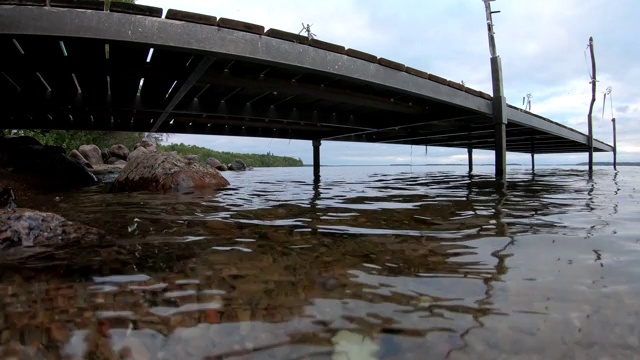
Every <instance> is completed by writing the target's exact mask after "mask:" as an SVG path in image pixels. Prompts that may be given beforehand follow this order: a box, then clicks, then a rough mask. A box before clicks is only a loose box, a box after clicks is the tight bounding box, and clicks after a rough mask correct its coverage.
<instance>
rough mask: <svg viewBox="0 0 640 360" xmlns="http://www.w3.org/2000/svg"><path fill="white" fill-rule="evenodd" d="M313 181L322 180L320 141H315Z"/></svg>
mask: <svg viewBox="0 0 640 360" xmlns="http://www.w3.org/2000/svg"><path fill="white" fill-rule="evenodd" d="M312 144H313V180H314V181H318V180H320V145H322V144H321V142H320V140H313V142H312Z"/></svg>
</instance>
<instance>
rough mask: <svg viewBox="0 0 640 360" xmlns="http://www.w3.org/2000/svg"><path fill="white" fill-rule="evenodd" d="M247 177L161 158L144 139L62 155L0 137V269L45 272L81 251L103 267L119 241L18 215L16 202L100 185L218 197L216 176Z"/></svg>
mask: <svg viewBox="0 0 640 360" xmlns="http://www.w3.org/2000/svg"><path fill="white" fill-rule="evenodd" d="M246 169H247V166H246V164H245V163H244V162H243V161H242V160H236V161H234V162H233V163H232V164H228V165H224V164H221V163H220V162H219V161H218V160H216V159H214V158H209V159H207V160H206V161H205V162H200V161H199V159H198V158H197V156H189V155H188V156H184V157H182V156H179V155H178V154H177V153H174V152H160V151H157V147H156V145H155V144H154V143H153V142H151V141H149V140H147V139H143V140H141V141H140V142H138V143H137V144H136V145H135V146H134V147H133V149H132V150H131V151H130V150H129V149H128V148H127V147H126V146H124V145H122V144H116V145H113V146H111V147H110V148H105V149H100V148H99V147H97V146H96V145H92V144H87V145H82V146H80V147H79V148H78V149H73V150H72V151H70V152H69V155H66V151H65V149H64V148H62V147H59V146H49V145H43V144H41V143H40V142H38V141H37V140H36V139H34V138H32V137H28V136H2V137H0V265H3V264H4V265H8V264H12V265H18V264H29V265H32V266H36V265H38V264H51V263H55V262H60V261H64V260H65V257H68V256H77V255H78V254H80V253H81V250H82V251H86V250H87V249H91V251H90V252H92V253H96V251H95V250H99V249H103V250H104V249H108V251H98V254H99V256H100V257H101V259H107V258H109V257H116V258H117V256H118V255H117V253H118V250H117V247H118V244H117V241H115V240H114V239H112V238H111V237H109V236H107V235H106V234H105V232H104V231H105V230H106V229H95V228H93V227H91V226H88V225H84V224H80V223H75V222H73V221H69V220H67V219H65V218H63V217H61V216H59V215H57V214H53V213H50V212H46V211H41V210H42V209H29V208H22V207H20V197H21V195H25V196H27V195H28V194H32V193H37V192H43V193H44V192H46V191H51V190H54V189H73V188H78V187H84V186H92V185H97V184H100V183H103V184H110V190H109V191H110V192H114V193H116V192H135V191H146V192H158V193H166V192H185V191H189V192H191V191H198V190H214V191H216V190H220V189H223V188H224V187H226V186H228V185H229V182H228V181H227V179H225V178H224V177H223V176H222V175H221V173H220V171H227V170H237V171H242V170H246ZM81 258H83V259H87V257H86V256H85V257H82V256H81ZM35 259H37V261H35ZM74 261H75V259H74ZM93 261H96V260H95V259H93Z"/></svg>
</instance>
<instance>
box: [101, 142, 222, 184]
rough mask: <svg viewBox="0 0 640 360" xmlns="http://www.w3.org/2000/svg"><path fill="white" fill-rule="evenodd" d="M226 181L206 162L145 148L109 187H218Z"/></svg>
mask: <svg viewBox="0 0 640 360" xmlns="http://www.w3.org/2000/svg"><path fill="white" fill-rule="evenodd" d="M138 149H140V148H138ZM138 149H136V150H138ZM227 185H229V182H228V181H227V179H225V178H224V177H223V176H222V175H220V173H219V172H218V170H216V169H213V168H211V167H209V166H206V165H203V164H200V163H194V162H191V163H190V162H189V161H187V160H186V159H184V158H182V157H181V156H179V155H175V154H171V153H167V152H147V153H142V154H140V155H138V156H136V157H135V158H134V159H133V160H131V161H129V162H128V163H127V165H126V166H125V167H124V169H122V172H120V175H118V178H117V179H116V180H115V181H114V182H113V185H112V187H111V191H112V192H124V191H180V192H181V191H186V190H192V189H220V188H223V187H225V186H227Z"/></svg>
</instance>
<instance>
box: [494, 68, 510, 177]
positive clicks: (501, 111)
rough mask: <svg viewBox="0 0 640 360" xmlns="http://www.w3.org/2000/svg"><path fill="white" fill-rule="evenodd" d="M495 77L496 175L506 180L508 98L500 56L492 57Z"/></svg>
mask: <svg viewBox="0 0 640 360" xmlns="http://www.w3.org/2000/svg"><path fill="white" fill-rule="evenodd" d="M491 74H492V79H493V123H494V127H495V177H496V180H499V181H502V180H506V175H507V113H506V111H507V100H506V98H505V97H504V93H503V88H502V65H501V62H500V57H499V56H494V57H492V58H491Z"/></svg>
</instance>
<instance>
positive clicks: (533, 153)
mask: <svg viewBox="0 0 640 360" xmlns="http://www.w3.org/2000/svg"><path fill="white" fill-rule="evenodd" d="M535 172H536V143H535V142H534V141H533V139H531V173H535Z"/></svg>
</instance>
